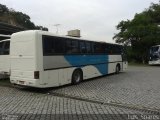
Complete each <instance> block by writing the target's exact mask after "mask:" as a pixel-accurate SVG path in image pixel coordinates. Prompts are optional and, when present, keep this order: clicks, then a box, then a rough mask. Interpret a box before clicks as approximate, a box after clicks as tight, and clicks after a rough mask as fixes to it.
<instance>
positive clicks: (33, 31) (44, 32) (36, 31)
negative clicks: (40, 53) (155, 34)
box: [12, 30, 120, 45]
mask: <svg viewBox="0 0 160 120" xmlns="http://www.w3.org/2000/svg"><path fill="white" fill-rule="evenodd" d="M24 33H25V34H27V33H28V34H30V33H33V34H34V33H35V34H36V33H38V34H42V35H49V36H55V37H62V38H70V39H77V40H85V41H93V42H100V43H108V42H105V41H98V40H89V39H84V38H77V37H71V36H65V35H57V34H54V33H52V32H48V31H42V30H26V31H20V32H17V33H13V34H12V36H14V35H18V34H24ZM108 44H114V45H120V44H117V43H108Z"/></svg>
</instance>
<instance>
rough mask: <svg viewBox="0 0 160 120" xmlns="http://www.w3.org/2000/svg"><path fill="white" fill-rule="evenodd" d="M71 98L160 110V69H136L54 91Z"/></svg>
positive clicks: (133, 67) (130, 68)
mask: <svg viewBox="0 0 160 120" xmlns="http://www.w3.org/2000/svg"><path fill="white" fill-rule="evenodd" d="M51 92H52V93H59V94H64V95H68V96H78V97H81V98H86V99H92V100H99V101H104V102H116V103H122V104H130V105H135V106H141V107H147V108H153V109H154V108H155V109H160V66H159V67H156V66H153V67H135V66H130V67H129V69H128V71H126V72H123V73H120V74H117V75H109V76H106V77H101V78H96V79H93V80H90V81H86V82H83V83H81V84H79V85H76V86H67V87H63V88H60V89H55V90H52V91H51Z"/></svg>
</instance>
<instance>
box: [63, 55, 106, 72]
mask: <svg viewBox="0 0 160 120" xmlns="http://www.w3.org/2000/svg"><path fill="white" fill-rule="evenodd" d="M64 57H65V59H66V60H67V62H68V63H69V64H70V65H72V66H80V65H88V64H93V66H94V67H96V68H97V69H98V71H99V72H100V73H101V74H102V75H105V74H107V73H108V55H66V56H64ZM98 63H99V64H98ZM102 63H106V64H102ZM94 64H96V65H94Z"/></svg>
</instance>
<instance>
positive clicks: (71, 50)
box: [10, 30, 127, 88]
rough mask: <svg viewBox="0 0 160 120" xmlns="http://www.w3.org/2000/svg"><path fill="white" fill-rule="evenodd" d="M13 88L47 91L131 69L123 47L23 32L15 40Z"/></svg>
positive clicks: (12, 55) (11, 79)
mask: <svg viewBox="0 0 160 120" xmlns="http://www.w3.org/2000/svg"><path fill="white" fill-rule="evenodd" d="M10 49H11V50H10V51H11V52H10V55H11V76H10V81H11V83H13V84H17V85H22V86H31V87H38V88H47V87H55V86H61V85H64V84H69V83H73V84H78V83H80V82H81V81H82V80H86V79H89V78H93V77H97V76H102V75H106V74H110V73H115V72H116V73H118V72H120V71H123V70H125V69H126V68H127V61H126V60H125V59H123V58H124V53H123V52H122V51H123V46H121V45H117V44H109V43H102V42H98V41H89V40H84V39H79V38H74V37H67V36H59V35H54V34H52V33H49V32H45V31H37V30H36V31H35V30H34V31H23V32H18V33H14V34H13V35H12V36H11V45H10Z"/></svg>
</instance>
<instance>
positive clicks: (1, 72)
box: [0, 39, 10, 78]
mask: <svg viewBox="0 0 160 120" xmlns="http://www.w3.org/2000/svg"><path fill="white" fill-rule="evenodd" d="M9 49H10V39H6V40H2V41H0V78H5V77H9V74H10V55H9Z"/></svg>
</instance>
